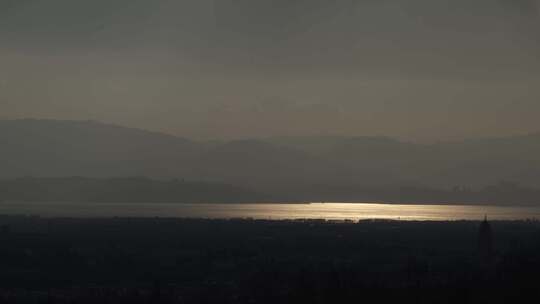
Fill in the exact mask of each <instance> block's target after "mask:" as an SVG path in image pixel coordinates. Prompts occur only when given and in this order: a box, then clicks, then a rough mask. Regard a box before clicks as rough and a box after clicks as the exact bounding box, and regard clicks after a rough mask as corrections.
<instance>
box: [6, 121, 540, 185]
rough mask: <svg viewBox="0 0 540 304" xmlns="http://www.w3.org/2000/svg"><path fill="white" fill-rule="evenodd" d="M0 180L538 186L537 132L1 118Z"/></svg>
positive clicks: (539, 145) (539, 142) (539, 138)
mask: <svg viewBox="0 0 540 304" xmlns="http://www.w3.org/2000/svg"><path fill="white" fill-rule="evenodd" d="M0 142H1V149H0V168H1V170H0V176H1V177H2V178H16V177H24V176H33V177H69V176H83V177H128V176H145V177H151V178H158V179H163V178H165V179H171V178H178V179H186V180H197V181H213V182H224V183H230V184H235V185H240V186H246V187H250V188H252V189H256V190H259V191H264V192H268V191H289V192H291V193H292V192H294V191H309V189H316V188H317V187H321V186H323V187H327V188H329V189H332V188H336V189H339V188H343V187H355V186H356V187H366V186H427V187H436V188H446V189H449V188H452V187H454V186H466V187H483V186H486V185H490V184H495V183H498V182H500V181H512V182H517V183H520V184H523V185H526V186H534V187H539V186H540V135H526V136H516V137H507V138H487V139H475V140H467V141H459V142H446V143H436V144H415V143H408V142H401V141H398V140H394V139H391V138H385V137H286V138H264V139H253V140H240V141H230V142H195V141H191V140H187V139H182V138H179V137H175V136H171V135H166V134H161V133H156V132H149V131H145V130H140V129H132V128H125V127H120V126H116V125H109V124H102V123H98V122H91V121H56V120H7V121H0Z"/></svg>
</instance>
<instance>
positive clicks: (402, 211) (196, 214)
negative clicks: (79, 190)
mask: <svg viewBox="0 0 540 304" xmlns="http://www.w3.org/2000/svg"><path fill="white" fill-rule="evenodd" d="M0 214H4V215H33V216H42V217H115V216H117V217H177V218H224V219H226V218H254V219H273V220H278V219H327V220H364V219H390V220H430V221H439V220H480V219H483V218H484V215H486V214H487V215H488V217H489V218H490V219H492V220H520V219H540V207H500V206H457V205H395V204H373V203H310V204H160V203H149V204H141V203H136V204H135V203H133V204H129V203H122V204H112V203H107V204H103V203H100V204H97V203H96V204H93V203H7V202H4V203H0Z"/></svg>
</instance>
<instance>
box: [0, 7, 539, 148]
mask: <svg viewBox="0 0 540 304" xmlns="http://www.w3.org/2000/svg"><path fill="white" fill-rule="evenodd" d="M539 84H540V1H537V0H475V1H470V0H409V1H403V0H356V1H355V0H334V1H330V0H326V1H325V0H185V1H182V0H92V1H90V0H0V119H18V118H52V119H76V120H79V119H83V120H87V119H90V120H98V121H103V122H108V123H116V124H121V125H126V126H132V127H139V128H146V129H151V130H157V131H164V132H167V133H170V134H175V135H179V136H183V137H188V138H194V139H236V138H252V137H268V136H296V135H346V136H362V135H385V136H392V137H399V138H403V139H407V140H417V141H438V140H449V139H461V138H470V137H479V136H507V135H515V134H527V133H537V132H540V120H539V119H538V116H539V115H540V86H539Z"/></svg>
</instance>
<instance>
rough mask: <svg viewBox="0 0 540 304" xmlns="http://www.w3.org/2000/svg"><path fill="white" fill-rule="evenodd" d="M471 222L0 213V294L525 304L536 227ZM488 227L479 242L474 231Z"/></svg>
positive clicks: (531, 283) (536, 251) (36, 298)
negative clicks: (48, 216) (73, 216)
mask: <svg viewBox="0 0 540 304" xmlns="http://www.w3.org/2000/svg"><path fill="white" fill-rule="evenodd" d="M479 226H480V223H479V222H469V221H458V222H399V221H361V222H328V221H320V220H303V221H266V220H202V219H201V220H198V219H165V218H162V219H159V218H152V219H142V218H141V219H139V218H114V219H68V218H65V219H44V218H38V217H13V216H1V217H0V227H1V229H0V240H1V244H2V246H0V269H1V270H2V271H0V301H2V303H310V304H311V303H351V302H358V303H362V302H365V303H387V302H388V303H396V302H398V303H527V302H529V301H531V299H534V298H535V297H537V295H538V286H537V282H538V274H539V273H540V223H539V222H536V221H519V222H492V223H491V228H490V227H489V224H487V225H486V224H482V228H481V229H479ZM486 226H487V227H486ZM486 233H488V234H489V235H488V237H489V238H488V239H487V241H488V243H487V246H488V247H485V248H484V247H483V246H484V245H486V243H485V241H483V240H484V238H483V237H482V236H479V235H484V237H485V234H486ZM486 248H487V251H486V250H485V249H486ZM530 296H533V298H529V297H530Z"/></svg>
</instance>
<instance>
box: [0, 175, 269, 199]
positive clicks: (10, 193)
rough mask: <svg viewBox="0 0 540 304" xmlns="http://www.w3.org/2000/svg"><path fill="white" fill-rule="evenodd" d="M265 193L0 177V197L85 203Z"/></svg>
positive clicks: (212, 186) (175, 183)
mask: <svg viewBox="0 0 540 304" xmlns="http://www.w3.org/2000/svg"><path fill="white" fill-rule="evenodd" d="M264 199H265V196H263V195H261V194H258V193H256V192H254V191H250V190H247V189H245V188H241V187H235V186H231V185H228V184H222V183H211V182H189V181H183V180H176V179H175V180H168V181H163V180H152V179H148V178H143V177H132V178H108V179H96V178H83V177H70V178H20V179H13V180H2V181H0V201H1V200H3V201H13V202H73V203H78V202H87V203H152V202H159V203H248V202H252V203H253V202H259V201H262V200H264Z"/></svg>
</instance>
